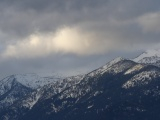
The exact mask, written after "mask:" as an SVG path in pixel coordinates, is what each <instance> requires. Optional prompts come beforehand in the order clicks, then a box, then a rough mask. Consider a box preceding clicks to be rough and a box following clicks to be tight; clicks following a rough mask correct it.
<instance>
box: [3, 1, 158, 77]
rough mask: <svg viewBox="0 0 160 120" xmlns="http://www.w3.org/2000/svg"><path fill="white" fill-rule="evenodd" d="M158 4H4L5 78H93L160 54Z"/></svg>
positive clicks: (15, 2) (22, 2)
mask: <svg viewBox="0 0 160 120" xmlns="http://www.w3.org/2000/svg"><path fill="white" fill-rule="evenodd" d="M159 6H160V1H159V0H0V16H1V17H0V78H3V77H5V76H8V75H11V74H22V73H39V74H45V75H52V74H53V73H59V74H64V75H75V74H79V73H85V72H89V71H90V70H93V69H95V68H97V67H100V66H101V65H104V64H105V63H106V62H108V61H109V60H111V59H113V58H115V57H119V56H122V57H126V58H133V57H135V56H137V55H139V54H140V53H141V52H143V51H144V50H146V49H153V48H160V39H159V38H160V7H159Z"/></svg>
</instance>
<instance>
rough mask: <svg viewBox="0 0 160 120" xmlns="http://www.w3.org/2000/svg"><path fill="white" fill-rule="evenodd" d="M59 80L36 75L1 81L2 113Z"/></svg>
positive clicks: (16, 76)
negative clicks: (39, 89) (27, 96)
mask: <svg viewBox="0 0 160 120" xmlns="http://www.w3.org/2000/svg"><path fill="white" fill-rule="evenodd" d="M58 79H59V78H49V77H47V78H43V77H40V76H38V75H36V74H24V75H11V76H8V77H6V78H4V79H3V80H0V112H1V111H2V110H4V109H7V108H8V107H10V106H11V105H13V104H14V103H15V102H16V101H18V100H20V99H22V98H24V97H25V96H26V95H27V94H31V93H32V92H33V91H35V90H37V89H38V88H41V87H42V86H44V85H46V84H49V83H53V82H56V80H58Z"/></svg>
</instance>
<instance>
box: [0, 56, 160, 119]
mask: <svg viewBox="0 0 160 120" xmlns="http://www.w3.org/2000/svg"><path fill="white" fill-rule="evenodd" d="M159 101H160V68H159V67H156V66H153V65H146V64H141V63H136V62H134V61H131V60H126V59H123V58H117V59H115V60H113V61H111V62H109V63H107V64H106V65H104V66H102V67H100V68H99V69H96V70H94V71H92V72H90V73H88V74H85V75H80V76H74V77H69V78H65V79H62V80H58V81H56V82H53V83H50V84H47V85H44V86H43V87H40V88H38V89H37V90H36V91H32V92H31V93H29V94H27V95H26V96H25V97H23V98H22V99H20V100H18V101H16V102H15V103H14V104H12V105H11V106H10V107H9V108H7V109H5V110H3V111H1V112H0V116H1V117H0V119H1V120H107V119H108V120H124V119H125V120H141V119H142V120H153V119H154V120H159V119H160V115H159V111H160V103H159Z"/></svg>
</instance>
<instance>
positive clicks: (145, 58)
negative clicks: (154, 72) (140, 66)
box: [133, 49, 160, 67]
mask: <svg viewBox="0 0 160 120" xmlns="http://www.w3.org/2000/svg"><path fill="white" fill-rule="evenodd" d="M133 61H135V62H138V63H144V64H151V65H155V66H158V67H160V49H155V50H154V49H153V50H147V51H146V52H144V53H142V54H141V55H139V56H138V57H137V58H135V59H133Z"/></svg>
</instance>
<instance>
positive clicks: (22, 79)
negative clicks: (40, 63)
mask: <svg viewBox="0 0 160 120" xmlns="http://www.w3.org/2000/svg"><path fill="white" fill-rule="evenodd" d="M13 80H15V81H17V82H19V83H20V84H22V85H24V86H26V87H28V88H31V89H37V88H39V87H42V86H44V85H46V84H49V83H53V82H55V81H57V80H58V78H56V77H53V78H52V77H40V76H38V75H37V74H34V73H33V74H17V75H11V76H9V77H6V78H5V79H3V80H1V81H0V83H2V82H3V83H6V81H8V82H12V81H13Z"/></svg>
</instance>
